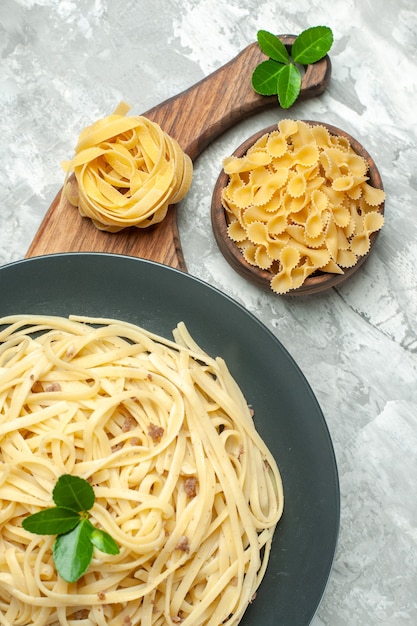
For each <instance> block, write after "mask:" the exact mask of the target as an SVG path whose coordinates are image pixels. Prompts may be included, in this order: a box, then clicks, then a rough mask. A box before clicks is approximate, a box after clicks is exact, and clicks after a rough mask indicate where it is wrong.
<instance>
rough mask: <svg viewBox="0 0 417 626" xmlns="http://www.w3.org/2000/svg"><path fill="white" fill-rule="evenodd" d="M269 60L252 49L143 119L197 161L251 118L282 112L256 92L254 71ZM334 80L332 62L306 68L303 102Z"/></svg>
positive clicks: (290, 39) (274, 99)
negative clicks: (220, 138)
mask: <svg viewBox="0 0 417 626" xmlns="http://www.w3.org/2000/svg"><path fill="white" fill-rule="evenodd" d="M280 39H281V41H282V42H283V43H284V45H286V46H290V45H291V44H292V43H293V41H294V39H295V37H294V36H293V35H281V36H280ZM266 58H267V57H266V56H265V55H264V54H263V53H262V51H261V50H260V48H259V45H258V44H257V43H256V42H255V43H252V44H250V45H249V46H247V47H246V48H245V49H244V50H242V52H241V53H240V54H238V55H237V56H236V57H235V58H234V59H232V60H231V61H229V62H228V63H227V64H226V65H223V66H222V67H220V68H219V69H218V70H216V71H215V72H213V73H212V74H210V75H209V76H207V77H206V78H204V79H203V80H201V81H200V82H199V83H197V84H195V85H194V86H193V87H190V88H189V89H187V90H186V91H183V92H182V93H180V94H178V95H177V96H174V97H173V98H170V99H169V100H166V101H165V102H163V103H162V104H159V105H157V106H156V107H154V108H153V109H150V110H149V111H147V112H146V113H145V114H144V115H145V116H146V117H148V118H149V119H151V120H153V121H154V122H157V123H158V124H159V125H160V126H161V127H162V128H163V129H164V130H165V131H166V132H167V133H168V134H169V135H171V136H172V137H174V138H175V139H177V140H178V141H179V142H180V145H181V147H182V149H183V150H184V151H185V152H187V154H189V155H190V157H191V158H192V159H195V158H196V157H197V156H198V155H199V154H200V153H201V152H202V151H203V150H204V149H205V148H206V147H207V145H208V144H209V143H211V142H212V141H213V140H214V139H216V137H218V136H219V135H221V134H222V133H223V132H224V131H225V130H227V129H228V128H230V127H232V126H233V125H235V124H237V123H238V122H240V121H241V120H243V119H245V118H246V117H248V116H249V115H253V114H254V113H257V112H260V111H263V110H265V109H267V108H269V107H271V106H274V105H275V106H277V107H278V100H277V96H260V95H259V94H257V93H256V92H255V91H254V89H253V88H252V82H251V80H252V73H253V70H254V69H255V67H256V66H257V65H258V64H259V63H260V62H261V61H264V60H266ZM330 74H331V64H330V58H329V57H328V56H326V57H324V58H323V59H322V60H321V61H319V62H318V63H315V64H314V65H308V66H307V67H306V71H305V73H304V75H303V79H302V84H301V93H300V96H299V98H300V99H305V98H311V97H313V96H317V95H319V94H320V93H322V92H323V91H324V90H325V89H326V87H327V85H328V82H329V80H330Z"/></svg>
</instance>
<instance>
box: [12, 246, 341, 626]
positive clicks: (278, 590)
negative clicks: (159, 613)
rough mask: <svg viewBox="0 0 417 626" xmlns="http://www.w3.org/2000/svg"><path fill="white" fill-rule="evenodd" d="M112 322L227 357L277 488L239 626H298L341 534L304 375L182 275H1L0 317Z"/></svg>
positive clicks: (245, 319)
mask: <svg viewBox="0 0 417 626" xmlns="http://www.w3.org/2000/svg"><path fill="white" fill-rule="evenodd" d="M21 313H26V314H32V313H37V314H48V315H64V316H67V315H69V314H71V313H74V314H80V315H90V316H96V317H97V316H102V317H113V318H118V319H122V320H126V321H129V322H133V323H136V324H139V325H142V326H144V327H146V328H147V329H149V330H151V331H154V332H157V333H159V334H161V335H163V336H166V337H169V338H171V337H172V334H171V331H172V329H173V328H174V327H175V326H176V324H177V322H179V321H181V320H182V321H184V322H185V323H186V325H187V327H188V329H189V331H190V332H191V334H192V336H193V338H194V339H195V340H196V341H197V342H198V343H199V344H200V346H201V347H202V348H203V349H204V350H206V351H207V352H208V353H209V354H211V355H212V356H216V355H221V356H222V357H224V358H225V360H226V362H227V364H228V365H229V368H230V370H231V372H232V374H233V376H234V377H235V378H236V380H237V381H238V383H239V385H240V386H241V388H242V390H243V392H244V394H245V396H246V399H247V401H248V402H249V403H250V404H252V405H253V407H254V409H255V419H256V424H257V428H258V430H259V432H260V434H261V435H262V437H263V438H264V439H265V441H266V442H267V444H268V446H269V448H270V449H271V451H272V453H273V454H274V456H275V458H276V460H277V462H278V465H279V468H280V471H281V474H282V479H283V483H284V492H285V511H284V514H283V517H282V519H281V521H280V523H279V526H278V528H277V531H276V534H275V537H274V541H273V549H272V554H271V558H270V562H269V565H268V569H267V573H266V575H265V578H264V580H263V582H262V584H261V587H260V589H259V590H258V593H257V596H256V599H255V601H254V602H253V603H252V604H251V605H250V606H249V608H248V610H247V612H246V613H245V616H244V619H243V620H242V622H241V623H242V625H245V626H259V625H260V624H262V626H276V625H279V626H305V625H307V624H309V623H310V622H311V620H312V618H313V616H314V613H315V612H316V609H317V607H318V605H319V603H320V600H321V598H322V595H323V592H324V589H325V586H326V583H327V579H328V576H329V573H330V569H331V566H332V562H333V558H334V552H335V547H336V541H337V535H338V530H339V513H340V511H339V509H340V495H339V482H338V474H337V467H336V462H335V457H334V452H333V446H332V442H331V439H330V436H329V432H328V429H327V426H326V422H325V420H324V417H323V414H322V412H321V410H320V407H319V405H318V403H317V401H316V398H315V397H314V394H313V392H312V390H311V388H310V386H309V385H308V383H307V381H306V379H305V378H304V376H303V374H302V372H301V371H300V369H299V368H298V366H297V365H296V363H295V362H294V360H293V359H292V358H291V356H290V355H289V354H288V352H287V351H286V350H285V348H284V347H283V346H282V345H281V344H280V342H279V341H278V340H277V339H276V337H275V336H274V335H273V334H272V333H271V332H270V331H269V330H268V329H267V328H266V327H265V326H264V325H263V324H262V323H261V322H259V321H258V320H257V319H256V318H255V317H254V316H253V315H251V314H250V313H248V311H246V310H245V309H244V308H243V307H241V306H240V305H239V304H237V303H236V302H234V301H233V300H231V299H230V298H228V297H227V296H225V295H224V294H222V293H220V292H219V291H217V290H216V289H214V288H212V287H210V286H209V285H207V284H205V283H203V282H202V281H199V280H197V279H195V278H193V277H191V276H189V275H188V274H185V273H182V272H180V271H178V270H174V269H171V268H168V267H166V266H163V265H159V264H157V263H152V262H149V261H144V260H141V259H135V258H133V257H126V256H117V255H112V254H95V253H69V254H57V255H48V256H44V257H35V258H32V259H26V260H23V261H19V262H16V263H11V264H9V265H5V266H3V267H0V316H4V315H12V314H21Z"/></svg>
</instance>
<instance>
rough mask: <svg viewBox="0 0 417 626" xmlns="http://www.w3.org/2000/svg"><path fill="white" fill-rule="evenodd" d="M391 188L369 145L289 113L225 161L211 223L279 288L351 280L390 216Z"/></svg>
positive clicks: (237, 261)
mask: <svg viewBox="0 0 417 626" xmlns="http://www.w3.org/2000/svg"><path fill="white" fill-rule="evenodd" d="M384 201H385V193H384V190H383V185H382V181H381V177H380V175H379V172H378V170H377V168H376V166H375V163H374V162H373V160H372V158H371V157H370V155H369V154H368V153H367V152H366V150H365V149H364V148H363V147H362V146H361V145H360V144H359V143H358V142H357V141H356V140H355V139H353V138H352V137H351V136H350V135H348V134H347V133H345V132H343V131H341V130H339V129H337V128H335V127H333V126H330V125H328V124H323V123H318V122H311V121H300V120H298V121H296V120H289V119H286V120H281V121H280V122H279V123H278V125H275V126H272V127H269V128H267V129H264V130H263V131H260V132H259V133H257V134H256V135H254V136H253V137H251V138H250V139H248V140H247V141H245V142H244V143H243V144H242V145H241V146H240V147H239V148H238V149H237V150H236V151H235V152H234V154H233V155H232V156H229V157H226V158H225V159H224V161H223V171H222V172H221V174H220V176H219V178H218V180H217V183H216V186H215V190H214V193H213V200H212V224H213V230H214V234H215V237H216V240H217V242H218V244H219V247H220V249H221V251H222V252H223V254H224V256H225V257H226V259H227V260H228V261H229V263H230V264H231V265H232V267H234V268H235V269H236V270H237V271H238V272H239V273H240V274H241V275H243V276H244V277H245V278H248V279H250V280H252V281H253V282H255V283H258V284H260V285H263V286H265V285H267V286H269V287H270V288H271V289H272V291H274V292H275V293H278V294H286V293H290V294H297V295H298V294H305V293H314V292H318V291H322V290H324V289H328V288H330V287H334V286H335V285H337V284H339V283H340V282H342V281H344V280H346V278H348V277H349V276H350V275H351V274H352V273H353V272H355V271H356V270H357V269H358V268H359V266H360V265H361V264H362V263H363V261H364V260H365V259H366V257H367V255H368V254H369V252H370V250H371V247H372V245H373V243H374V242H375V238H376V236H377V234H378V232H379V231H380V229H381V228H382V225H383V223H384V215H383V214H384Z"/></svg>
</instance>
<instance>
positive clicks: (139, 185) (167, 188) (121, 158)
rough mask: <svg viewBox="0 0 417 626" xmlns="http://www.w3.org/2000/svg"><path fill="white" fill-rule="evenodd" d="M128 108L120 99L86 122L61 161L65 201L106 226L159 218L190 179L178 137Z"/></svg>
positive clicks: (109, 228) (138, 223)
mask: <svg viewBox="0 0 417 626" xmlns="http://www.w3.org/2000/svg"><path fill="white" fill-rule="evenodd" d="M129 108H130V107H129V105H127V104H126V103H124V102H122V103H121V104H120V105H119V106H118V107H117V109H116V110H115V112H114V113H113V114H112V115H109V116H107V117H104V118H103V119H100V120H98V121H97V122H95V123H94V124H92V125H91V126H88V127H87V128H85V129H84V130H83V131H82V132H81V134H80V137H79V140H78V143H77V146H76V148H75V155H74V157H73V159H72V160H71V161H65V162H64V163H62V166H63V168H64V170H65V172H67V181H66V184H65V186H64V190H65V193H66V196H67V198H68V200H69V201H70V203H71V204H73V205H74V206H77V207H78V210H79V212H80V214H81V215H82V216H84V217H89V218H91V220H92V221H93V223H94V225H95V226H96V227H97V228H98V229H100V230H105V231H109V232H118V231H120V230H122V229H123V228H126V227H129V226H135V227H138V228H146V227H147V226H152V225H154V224H157V223H158V222H161V221H162V220H163V219H164V217H165V216H166V214H167V211H168V207H169V205H171V204H176V203H178V202H179V201H180V200H182V199H183V198H184V196H185V195H186V193H187V192H188V190H189V188H190V185H191V181H192V174H193V165H192V161H191V159H190V157H189V156H188V155H187V154H186V153H185V152H183V150H182V149H181V147H180V146H179V144H178V142H177V141H176V140H175V139H173V138H172V137H170V136H169V135H168V134H167V133H165V132H164V131H163V130H162V129H161V128H160V126H159V125H158V124H156V123H155V122H152V121H151V120H149V119H147V118H146V117H143V116H131V117H127V116H126V114H127V112H128V111H129ZM71 172H74V175H75V179H76V182H77V184H76V185H72V184H71V181H69V180H68V177H69V174H70V173H71Z"/></svg>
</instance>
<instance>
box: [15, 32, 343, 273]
mask: <svg viewBox="0 0 417 626" xmlns="http://www.w3.org/2000/svg"><path fill="white" fill-rule="evenodd" d="M280 39H281V40H282V42H283V43H284V44H285V45H287V46H290V45H291V44H292V42H293V41H294V39H295V37H294V36H292V35H280ZM264 60H266V57H265V55H264V54H263V53H262V51H261V50H260V48H259V46H258V44H257V43H256V42H255V43H252V44H250V45H249V46H247V47H246V48H245V49H244V50H243V51H242V52H241V53H240V54H238V56H236V57H235V58H234V59H232V60H231V61H229V63H227V64H226V65H224V66H222V67H220V68H219V69H218V70H216V71H215V72H213V73H212V74H210V75H209V76H207V77H206V78H204V79H203V80H201V81H200V82H198V83H197V84H196V85H194V86H193V87H190V88H189V89H187V90H186V91H184V92H182V93H180V94H179V95H177V96H174V97H173V98H170V99H168V100H166V101H165V102H163V103H162V104H159V105H157V106H155V107H154V108H152V109H150V110H149V111H147V112H145V113H143V115H144V116H146V117H147V118H148V119H150V120H152V121H153V122H156V123H157V124H159V125H160V126H161V128H162V129H163V130H164V131H165V132H166V133H168V134H169V135H170V136H171V137H173V138H174V139H176V140H177V141H178V143H179V144H180V146H181V148H182V149H183V150H184V151H185V152H186V153H187V154H188V155H189V156H190V157H191V159H192V160H194V159H196V157H197V156H198V155H199V154H201V152H202V151H203V150H204V149H205V148H206V146H207V145H208V144H209V143H210V142H211V141H213V140H214V139H215V138H216V137H218V136H219V135H221V134H222V133H223V132H224V131H225V130H226V129H228V128H230V127H231V126H233V125H234V124H236V123H237V122H239V121H241V120H243V119H244V118H246V117H248V116H249V115H251V114H254V113H255V112H260V111H262V110H265V109H267V108H269V107H272V106H276V107H278V106H279V105H278V101H277V97H276V96H268V97H266V96H260V95H258V94H257V93H255V91H254V90H253V89H252V86H251V77H252V72H253V70H254V69H255V67H256V66H257V65H258V64H259V63H260V62H261V61H264ZM330 74H331V64H330V59H329V57H328V56H326V57H325V58H324V59H322V60H321V61H319V62H318V63H315V64H314V65H309V66H307V67H306V71H305V74H304V76H303V81H302V86H301V94H300V99H305V98H311V97H313V96H316V95H318V94H320V93H322V92H323V91H324V90H325V89H326V87H327V85H328V82H329V80H330ZM93 121H95V120H92V122H93ZM81 130H82V129H80V132H81ZM70 156H71V155H70ZM220 167H221V166H219V169H220ZM75 184H76V183H75ZM60 252H107V253H114V254H125V255H129V256H135V257H140V258H144V259H149V260H152V261H157V262H159V263H163V264H165V265H170V266H172V267H175V268H178V269H181V270H183V271H186V264H185V261H184V256H183V253H182V248H181V242H180V238H179V233H178V225H177V207H176V206H171V207H170V208H169V211H168V214H167V216H166V217H165V219H164V220H163V221H162V222H161V223H160V224H156V225H155V226H151V227H150V228H148V229H138V228H127V229H125V230H123V231H120V232H118V233H107V232H103V231H99V230H98V229H97V228H96V227H95V226H94V225H93V224H92V222H91V221H90V220H89V219H88V218H85V217H81V216H80V214H79V212H78V210H77V209H76V208H74V207H73V206H71V204H70V203H69V202H68V200H66V198H65V197H64V194H62V189H61V190H60V192H59V193H58V194H57V196H56V197H55V199H54V201H53V202H52V204H51V206H50V208H49V209H48V211H47V213H46V215H45V218H44V219H43V221H42V223H41V225H40V227H39V230H38V232H37V233H36V235H35V237H34V239H33V242H32V244H31V245H30V247H29V250H28V252H27V254H26V257H33V256H40V255H44V254H54V253H60Z"/></svg>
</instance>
